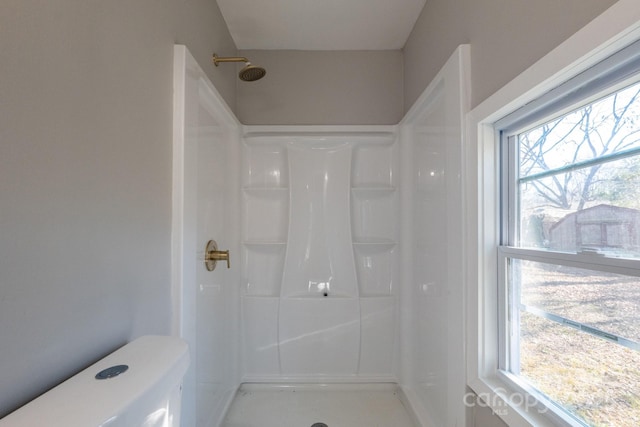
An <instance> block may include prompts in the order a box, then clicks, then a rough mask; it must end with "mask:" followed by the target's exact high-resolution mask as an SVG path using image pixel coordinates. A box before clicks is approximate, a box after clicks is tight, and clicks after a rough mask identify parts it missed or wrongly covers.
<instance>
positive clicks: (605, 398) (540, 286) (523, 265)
mask: <svg viewBox="0 0 640 427" xmlns="http://www.w3.org/2000/svg"><path fill="white" fill-rule="evenodd" d="M509 265H510V271H509V275H508V277H509V278H510V282H509V296H510V300H511V302H512V307H513V318H514V322H513V328H512V329H513V336H514V337H515V338H514V339H513V341H512V345H511V353H510V355H509V357H510V360H511V362H510V366H511V368H510V370H511V371H512V372H513V373H514V374H516V375H519V376H520V378H522V379H524V380H525V381H527V382H529V383H530V384H531V385H532V386H533V387H535V388H537V389H538V390H540V391H541V392H542V393H544V394H546V395H547V396H548V397H549V398H551V399H552V400H554V401H556V402H558V403H559V404H561V405H562V406H563V407H564V408H565V409H567V410H568V411H570V412H572V413H574V414H576V415H577V416H578V417H580V418H582V419H584V420H585V421H586V422H587V423H588V424H589V425H592V426H604V425H606V426H637V425H640V351H638V350H637V349H638V348H640V347H639V346H638V344H637V343H638V341H639V340H640V278H638V277H630V276H621V275H616V274H609V273H600V272H595V271H590V270H585V269H579V268H573V267H563V266H557V265H553V264H546V263H538V262H532V261H525V260H518V259H511V260H510V262H509Z"/></svg>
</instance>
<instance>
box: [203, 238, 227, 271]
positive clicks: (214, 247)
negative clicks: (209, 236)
mask: <svg viewBox="0 0 640 427" xmlns="http://www.w3.org/2000/svg"><path fill="white" fill-rule="evenodd" d="M218 261H227V268H231V262H230V260H229V251H219V250H218V244H217V243H216V241H215V240H209V242H208V243H207V247H206V248H205V250H204V265H205V267H206V268H207V271H213V270H214V269H215V268H216V264H217V263H218Z"/></svg>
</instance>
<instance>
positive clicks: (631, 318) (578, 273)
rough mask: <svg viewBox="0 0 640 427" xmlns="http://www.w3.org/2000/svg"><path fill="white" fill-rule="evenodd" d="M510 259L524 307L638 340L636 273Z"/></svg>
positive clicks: (639, 292) (639, 302)
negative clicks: (632, 274) (599, 270)
mask: <svg viewBox="0 0 640 427" xmlns="http://www.w3.org/2000/svg"><path fill="white" fill-rule="evenodd" d="M511 263H512V269H513V274H514V276H513V277H514V285H519V286H520V289H519V290H518V292H519V294H520V301H519V304H520V305H522V306H524V308H528V309H538V310H543V311H545V312H547V313H550V314H552V315H556V316H559V317H562V318H565V319H569V320H570V321H575V322H578V323H581V324H583V325H587V326H590V327H592V328H594V329H597V330H600V331H603V332H605V333H609V334H613V335H616V336H620V337H622V338H626V339H628V340H631V341H635V342H640V277H634V276H623V275H620V274H613V273H603V272H598V271H591V270H585V269H581V268H575V267H565V266H561V265H553V264H545V263H539V262H533V261H524V260H518V259H514V260H512V261H511ZM518 281H519V283H518ZM516 295H517V294H516ZM609 338H612V337H609Z"/></svg>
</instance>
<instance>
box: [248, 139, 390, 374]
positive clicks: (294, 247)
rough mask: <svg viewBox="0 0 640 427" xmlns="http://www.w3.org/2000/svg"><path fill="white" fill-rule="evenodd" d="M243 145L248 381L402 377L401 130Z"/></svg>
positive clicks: (276, 140)
mask: <svg viewBox="0 0 640 427" xmlns="http://www.w3.org/2000/svg"><path fill="white" fill-rule="evenodd" d="M242 150H243V169H242V170H243V173H242V174H243V179H242V185H243V190H242V192H243V218H242V224H243V226H242V228H243V230H242V240H243V244H242V248H243V269H242V271H243V273H242V276H243V278H242V281H243V286H242V289H243V292H242V307H243V310H242V313H243V325H244V331H243V335H244V362H245V379H246V380H248V381H251V380H257V379H262V380H264V379H265V378H266V377H269V378H271V379H273V380H278V379H282V378H293V377H299V378H303V379H304V378H307V379H308V378H312V377H313V378H317V377H326V378H358V377H363V378H365V379H367V380H373V379H376V380H382V379H387V380H391V379H393V378H396V375H394V366H393V365H394V359H395V360H397V355H395V356H396V357H394V351H395V350H394V349H395V348H396V346H395V345H394V340H396V339H397V334H396V331H397V329H398V299H397V292H396V284H397V283H398V278H397V276H398V268H397V266H398V257H397V254H398V243H397V242H398V237H399V233H398V230H399V226H398V221H399V217H398V207H399V197H398V193H399V192H398V190H397V186H396V179H397V177H396V175H397V171H396V169H397V164H398V141H397V136H396V133H395V132H394V129H393V128H389V129H386V130H379V131H376V132H372V131H369V132H361V133H352V132H351V133H349V132H347V133H344V134H340V133H334V134H328V135H317V134H316V135H314V134H305V133H299V134H294V135H291V134H287V133H283V134H280V135H278V134H270V135H265V134H260V133H256V134H251V133H249V134H247V135H245V138H244V144H243V148H242Z"/></svg>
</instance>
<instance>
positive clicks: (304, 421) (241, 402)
mask: <svg viewBox="0 0 640 427" xmlns="http://www.w3.org/2000/svg"><path fill="white" fill-rule="evenodd" d="M404 402H405V399H404V397H403V393H402V391H401V390H400V389H399V387H398V386H397V385H395V384H330V385H316V384H313V385H312V384H292V385H283V384H242V385H241V386H240V388H239V389H238V392H237V393H236V396H235V398H234V400H233V402H232V403H231V406H230V407H229V410H228V412H227V415H226V417H225V418H224V421H223V422H222V427H312V426H314V425H316V427H319V426H321V425H322V424H324V425H326V426H327V427H418V426H419V424H418V423H417V422H416V421H415V417H414V415H413V414H412V412H411V410H410V409H409V407H408V405H406V404H405V403H404Z"/></svg>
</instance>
